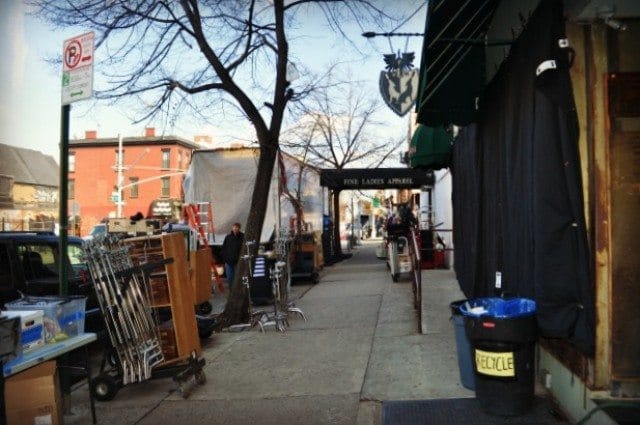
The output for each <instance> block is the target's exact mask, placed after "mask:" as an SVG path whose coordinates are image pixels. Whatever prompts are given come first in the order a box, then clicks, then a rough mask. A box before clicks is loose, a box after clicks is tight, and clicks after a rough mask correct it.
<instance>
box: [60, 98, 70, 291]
mask: <svg viewBox="0 0 640 425" xmlns="http://www.w3.org/2000/svg"><path fill="white" fill-rule="evenodd" d="M70 111H71V105H62V114H61V115H62V123H61V126H60V179H59V180H60V187H59V188H58V198H59V199H58V206H59V211H58V221H59V222H60V226H59V232H58V233H59V236H60V237H59V238H58V250H59V252H60V261H59V262H58V276H60V282H59V283H60V295H63V296H64V295H67V293H68V283H67V255H66V252H67V241H68V228H69V217H68V212H67V210H68V197H69V187H68V185H69V113H70Z"/></svg>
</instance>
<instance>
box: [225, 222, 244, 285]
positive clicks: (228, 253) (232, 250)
mask: <svg viewBox="0 0 640 425" xmlns="http://www.w3.org/2000/svg"><path fill="white" fill-rule="evenodd" d="M242 242H244V233H242V232H241V231H240V223H233V226H232V227H231V232H230V233H229V234H228V235H227V236H225V237H224V241H223V242H222V259H223V260H224V274H225V275H226V276H227V282H228V284H229V289H231V285H232V284H233V277H234V275H235V270H236V266H237V265H238V260H239V259H240V252H241V251H242Z"/></svg>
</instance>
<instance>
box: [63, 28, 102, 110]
mask: <svg viewBox="0 0 640 425" xmlns="http://www.w3.org/2000/svg"><path fill="white" fill-rule="evenodd" d="M94 45H95V34H94V33H93V32H89V33H86V34H82V35H79V36H76V37H73V38H70V39H68V40H66V41H65V42H64V44H63V46H62V104H63V105H67V104H69V103H72V102H76V101H78V100H83V99H88V98H90V97H91V96H92V94H93V50H94Z"/></svg>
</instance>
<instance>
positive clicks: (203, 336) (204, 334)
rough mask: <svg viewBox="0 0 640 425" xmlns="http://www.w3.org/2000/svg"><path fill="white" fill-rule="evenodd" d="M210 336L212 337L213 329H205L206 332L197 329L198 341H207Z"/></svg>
mask: <svg viewBox="0 0 640 425" xmlns="http://www.w3.org/2000/svg"><path fill="white" fill-rule="evenodd" d="M211 335H213V329H207V330H200V329H198V336H199V337H200V339H207V338H209V337H210V336H211Z"/></svg>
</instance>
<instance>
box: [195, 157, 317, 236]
mask: <svg viewBox="0 0 640 425" xmlns="http://www.w3.org/2000/svg"><path fill="white" fill-rule="evenodd" d="M258 155H259V150H258V149H257V148H231V149H213V150H197V151H194V152H193V155H192V157H191V164H190V166H189V170H188V171H187V174H186V175H185V180H184V183H183V186H184V199H185V203H188V204H195V203H198V202H211V206H212V209H213V226H214V229H215V241H214V244H221V243H222V241H223V239H224V236H225V235H226V234H227V233H229V231H230V230H231V226H232V225H233V223H234V222H236V221H237V222H239V223H241V224H242V226H243V229H244V226H245V225H246V222H247V218H248V216H249V207H250V205H251V196H252V194H253V184H254V181H255V178H256V173H257V169H258ZM284 163H285V170H286V175H287V185H288V187H290V188H295V187H297V185H298V179H299V176H300V172H299V162H298V161H297V160H295V159H294V158H292V157H290V156H288V155H284ZM279 176H280V173H278V166H277V161H276V166H274V170H273V173H272V175H271V186H270V193H269V196H268V201H267V211H266V214H265V219H264V225H263V227H262V234H261V236H260V241H261V242H266V241H268V240H269V238H270V237H271V235H272V234H273V232H274V231H277V229H278V228H279V226H280V225H281V226H283V227H288V226H289V218H290V217H291V216H292V215H293V214H294V212H293V208H292V207H291V205H290V204H289V202H288V201H286V200H285V199H284V197H282V201H281V202H280V203H279V198H280V197H279V195H278V187H279ZM302 201H303V205H304V213H305V220H306V222H308V223H310V224H311V227H312V228H313V229H314V230H321V229H322V227H321V226H322V213H323V208H324V203H323V190H322V188H321V187H320V177H319V174H318V172H316V171H315V170H314V169H311V168H305V171H304V172H303V182H302ZM279 213H280V217H281V220H278V214H279Z"/></svg>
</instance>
